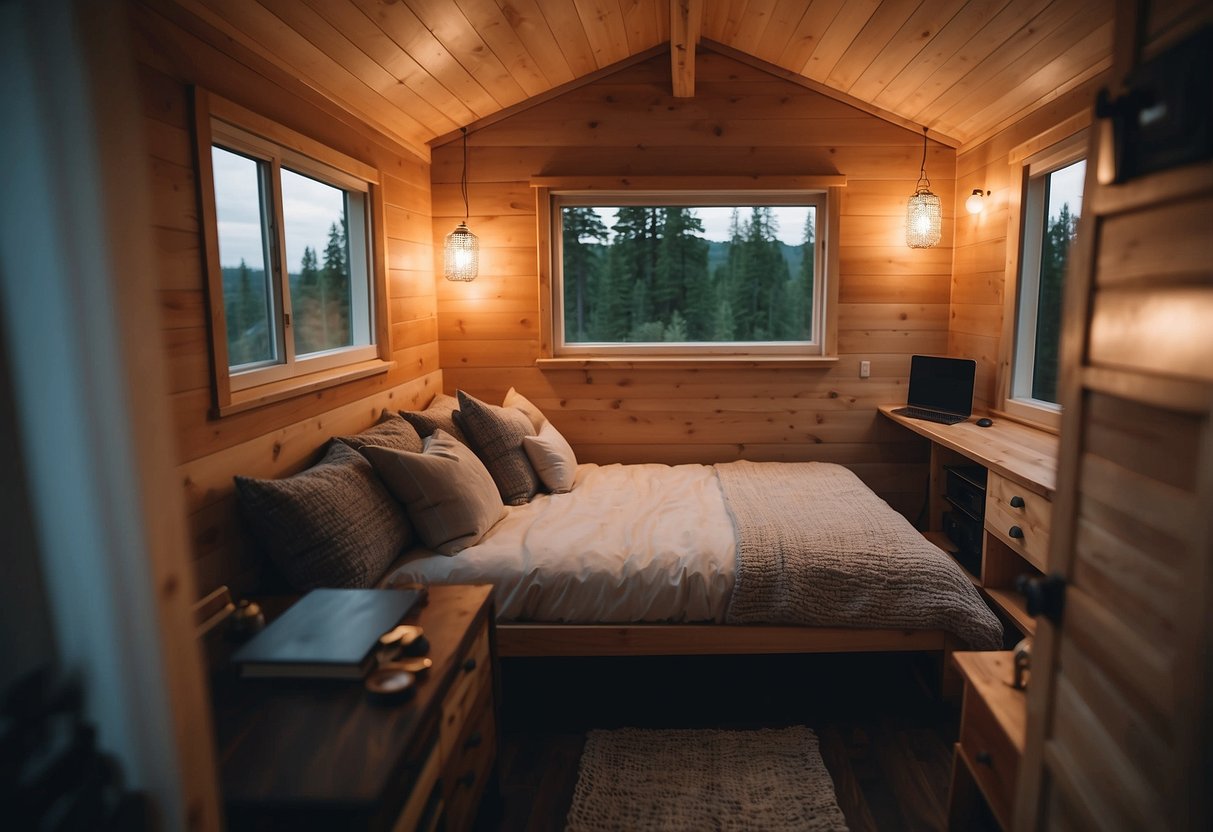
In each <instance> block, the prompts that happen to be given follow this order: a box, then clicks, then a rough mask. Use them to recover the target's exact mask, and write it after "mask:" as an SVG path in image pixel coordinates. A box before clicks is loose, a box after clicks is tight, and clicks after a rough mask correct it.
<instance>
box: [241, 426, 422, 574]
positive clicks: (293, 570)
mask: <svg viewBox="0 0 1213 832" xmlns="http://www.w3.org/2000/svg"><path fill="white" fill-rule="evenodd" d="M235 480H236V494H237V499H238V501H239V504H240V509H241V512H242V513H243V514H244V516H245V518H246V519H247V520H248V524H249V527H250V528H251V530H252V532H253V536H254V537H255V538H256V539H257V541H258V542H259V543H260V544H261V546H262V547H263V548H264V549H265V550H266V551H267V552H268V553H269V555H270V557H271V558H272V559H273V561H274V563H275V564H276V565H277V566H278V568H279V569H280V570H281V571H282V574H283V575H284V576H285V577H286V579H287V581H288V582H290V584H291V586H292V587H294V588H295V589H296V590H299V591H304V590H308V589H314V588H315V587H369V586H373V585H374V584H375V582H376V581H377V580H378V579H379V577H380V576H381V575H383V573H384V572H386V571H387V568H388V566H390V565H391V563H392V561H393V560H395V559H396V557H397V556H399V555H400V553H401V552H402V551H403V550H404V549H406V548H408V546H409V543H410V542H411V539H412V533H411V530H410V529H409V521H408V518H407V517H406V516H405V514H404V512H403V511H402V510H401V509H400V506H399V505H398V504H397V503H396V501H395V500H393V499H392V497H391V495H390V494H388V493H387V491H386V490H385V489H384V487H383V484H382V483H380V482H379V480H378V479H377V478H376V477H375V472H374V471H373V470H372V469H371V466H370V464H369V463H368V462H367V461H366V460H365V459H363V458H362V457H361V456H360V455H359V454H358V452H357V451H355V450H353V449H352V448H349V447H347V446H345V445H343V444H341V443H340V442H333V443H331V444H330V445H329V447H328V451H327V452H326V453H325V455H324V458H323V459H321V460H320V461H319V462H318V463H316V464H315V465H313V466H312V467H311V468H308V469H307V470H306V471H303V472H301V473H298V474H295V475H294V476H293V477H287V478H285V479H280V480H258V479H251V478H249V477H236V478H235Z"/></svg>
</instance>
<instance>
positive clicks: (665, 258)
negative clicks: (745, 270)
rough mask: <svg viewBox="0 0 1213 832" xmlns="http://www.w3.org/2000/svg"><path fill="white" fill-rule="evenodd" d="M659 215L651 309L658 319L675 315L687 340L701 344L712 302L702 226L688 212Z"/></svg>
mask: <svg viewBox="0 0 1213 832" xmlns="http://www.w3.org/2000/svg"><path fill="white" fill-rule="evenodd" d="M662 214H663V219H662V228H661V240H660V243H659V247H658V257H657V270H656V274H655V276H654V281H653V307H654V310H655V313H656V315H657V316H658V317H659V318H661V319H666V320H671V321H672V318H671V317H670V316H671V315H673V313H675V312H678V313H679V314H680V316H681V317H682V319H683V322H684V324H685V329H686V333H687V337H689V338H691V339H693V340H702V339H703V338H705V337H706V336H707V334H708V332H709V330H710V327H711V313H712V301H713V298H712V297H711V285H710V281H709V280H708V244H707V242H706V241H705V240H703V239H702V238H700V237H699V236H698V233H702V232H703V222H702V221H701V220H700V219H699V217H697V216H696V215H695V213H694V212H693V211H692V210H691V209H689V208H664V209H662ZM666 340H669V339H668V338H667V339H666ZM684 340H685V338H684Z"/></svg>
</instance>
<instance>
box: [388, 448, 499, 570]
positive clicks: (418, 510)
mask: <svg viewBox="0 0 1213 832" xmlns="http://www.w3.org/2000/svg"><path fill="white" fill-rule="evenodd" d="M366 455H367V458H368V459H370V461H371V465H373V466H374V467H375V472H376V473H377V474H379V476H380V477H381V478H382V479H383V481H384V483H386V484H387V487H388V490H389V491H391V492H392V493H393V494H394V495H396V499H398V500H400V502H402V503H404V505H405V507H406V508H407V509H408V513H409V519H410V520H412V521H413V527H414V528H415V529H416V530H417V536H418V537H419V538H421V542H422V543H424V544H425V545H426V547H428V548H430V549H433V550H435V551H437V552H441V553H442V554H444V555H456V554H459V552H461V551H463V550H464V549H466V548H467V547H468V546H471V545H473V544H475V543H478V542H479V541H480V538H482V537H484V535H485V534H486V533H487V532H488V530H489V529H491V528H493V526H494V525H496V523H497V521H498V520H500V519H501V518H502V517H503V516H504V515H505V505H504V504H502V502H501V496H500V495H499V494H498V493H497V485H496V483H494V482H493V478H492V477H491V476H489V472H488V471H487V470H486V469H485V467H484V463H482V462H481V461H480V460H479V459H477V458H476V455H475V454H474V453H472V451H471V449H470V448H468V447H467V446H466V445H464V444H463V443H462V442H460V441H459V440H457V439H455V437H453V436H451V435H450V434H449V433H447V432H446V431H444V430H441V429H439V430H436V431H434V433H433V435H432V436H429V437H426V439H425V442H424V448H423V450H422V452H421V453H419V454H413V453H409V452H408V451H395V450H392V449H390V448H375V447H370V448H367V449H366Z"/></svg>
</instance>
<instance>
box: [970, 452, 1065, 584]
mask: <svg viewBox="0 0 1213 832" xmlns="http://www.w3.org/2000/svg"><path fill="white" fill-rule="evenodd" d="M1051 514H1052V506H1051V505H1050V504H1049V501H1048V500H1046V499H1045V498H1044V497H1042V496H1040V495H1039V494H1035V493H1033V492H1031V491H1028V490H1027V489H1026V488H1024V487H1022V486H1020V485H1017V484H1016V483H1014V482H1011V481H1010V480H1008V479H1005V478H1003V477H1000V476H998V475H997V474H995V473H994V472H993V471H991V472H990V477H989V480H988V482H987V484H986V517H985V525H986V529H987V530H988V531H990V532H991V533H992V534H994V535H995V536H997V537H998V539H999V540H1001V541H1002V542H1004V543H1006V544H1007V545H1008V546H1010V547H1011V549H1012V550H1014V551H1015V552H1016V553H1017V554H1018V555H1019V556H1020V557H1022V558H1023V559H1024V560H1026V561H1028V563H1030V564H1032V565H1033V566H1035V567H1036V568H1037V569H1039V570H1040V571H1041V572H1047V571H1048V569H1047V565H1048V560H1049V520H1050V517H1051Z"/></svg>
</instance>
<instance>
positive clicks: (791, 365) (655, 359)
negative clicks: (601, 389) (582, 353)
mask: <svg viewBox="0 0 1213 832" xmlns="http://www.w3.org/2000/svg"><path fill="white" fill-rule="evenodd" d="M836 363H838V356H836V355H795V356H792V355H786V356H785V355H755V356H736V355H695V356H687V355H682V356H678V355H661V356H632V357H630V358H625V357H623V356H620V357H618V358H603V357H592V358H591V357H585V358H574V357H562V358H539V359H536V360H535V366H536V367H538V368H539V369H540V370H595V369H598V370H601V369H607V370H640V369H644V368H646V367H650V368H653V369H663V370H678V369H694V368H696V367H706V368H711V369H734V368H736V369H771V368H774V367H783V368H787V369H790V370H795V369H811V368H813V367H825V366H828V365H830V364H836Z"/></svg>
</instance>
